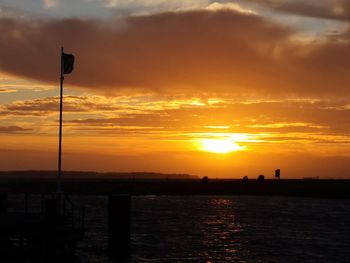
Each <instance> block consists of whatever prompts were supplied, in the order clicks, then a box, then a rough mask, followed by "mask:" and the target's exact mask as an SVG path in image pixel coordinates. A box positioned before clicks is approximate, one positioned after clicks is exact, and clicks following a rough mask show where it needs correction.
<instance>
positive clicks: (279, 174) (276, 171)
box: [275, 169, 281, 179]
mask: <svg viewBox="0 0 350 263" xmlns="http://www.w3.org/2000/svg"><path fill="white" fill-rule="evenodd" d="M275 178H276V179H281V169H276V170H275Z"/></svg>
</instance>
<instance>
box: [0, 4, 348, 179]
mask: <svg viewBox="0 0 350 263" xmlns="http://www.w3.org/2000/svg"><path fill="white" fill-rule="evenodd" d="M349 21H350V1H347V0H317V1H316V0H310V1H302V0H245V1H243V0H237V1H219V0H217V1H211V0H187V1H185V0H184V1H179V0H167V1H161V0H26V1H22V0H0V32H1V35H0V170H55V169H57V154H58V118H59V115H58V112H59V74H60V72H59V70H60V48H61V46H63V47H64V49H65V52H66V53H72V54H73V55H74V56H75V68H74V71H73V72H72V73H71V74H69V75H66V76H65V81H64V106H63V108H64V113H63V118H64V120H63V170H80V171H100V172H106V171H108V172H110V171H115V172H135V171H149V172H162V173H188V174H194V175H198V176H209V177H210V178H221V177H224V178H242V177H243V176H248V177H249V178H256V177H257V176H258V175H259V174H264V175H265V176H266V177H267V178H272V176H273V174H274V170H275V169H278V168H280V169H281V177H282V178H303V177H319V178H350V147H349V146H350V90H349V87H350V24H349Z"/></svg>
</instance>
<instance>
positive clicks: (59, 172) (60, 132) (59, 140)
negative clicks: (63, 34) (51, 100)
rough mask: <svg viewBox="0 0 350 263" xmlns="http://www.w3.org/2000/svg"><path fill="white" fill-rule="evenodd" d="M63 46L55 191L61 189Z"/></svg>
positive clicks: (59, 191)
mask: <svg viewBox="0 0 350 263" xmlns="http://www.w3.org/2000/svg"><path fill="white" fill-rule="evenodd" d="M62 60H63V47H61V75H60V126H59V132H58V136H59V138H58V173H57V193H61V191H62V182H61V180H62V106H63V80H64V77H63V61H62Z"/></svg>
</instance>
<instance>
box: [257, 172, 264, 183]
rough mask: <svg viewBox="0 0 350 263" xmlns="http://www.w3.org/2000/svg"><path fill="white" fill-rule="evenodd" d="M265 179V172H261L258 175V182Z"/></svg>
mask: <svg viewBox="0 0 350 263" xmlns="http://www.w3.org/2000/svg"><path fill="white" fill-rule="evenodd" d="M264 181H265V176H264V175H263V174H260V175H259V176H258V182H259V183H263V182H264Z"/></svg>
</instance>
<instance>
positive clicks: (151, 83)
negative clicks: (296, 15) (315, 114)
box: [0, 10, 350, 95]
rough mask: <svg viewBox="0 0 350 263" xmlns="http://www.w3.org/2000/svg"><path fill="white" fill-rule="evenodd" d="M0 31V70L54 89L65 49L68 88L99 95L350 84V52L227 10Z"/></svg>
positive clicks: (310, 89) (7, 23) (308, 89)
mask: <svg viewBox="0 0 350 263" xmlns="http://www.w3.org/2000/svg"><path fill="white" fill-rule="evenodd" d="M0 30H1V32H2V34H1V36H0V57H1V60H0V70H3V71H6V72H10V73H13V74H17V75H19V76H24V77H29V78H34V79H38V80H42V81H46V82H55V83H56V82H57V81H58V70H59V49H60V46H61V45H65V47H66V48H67V52H72V53H74V54H75V55H76V67H75V68H76V70H75V72H74V73H73V74H72V75H68V76H67V77H66V81H67V82H69V83H71V84H74V85H78V86H82V87H88V88H90V89H94V90H103V91H104V92H113V91H116V90H118V89H120V88H146V89H151V90H158V91H164V90H166V91H168V92H172V91H178V89H179V88H181V89H182V91H185V90H187V91H190V90H191V91H193V90H196V91H198V90H199V91H217V92H220V91H225V92H227V91H229V92H236V93H246V92H254V93H259V94H261V93H263V94H264V93H265V94H266V93H267V94H271V93H273V94H276V93H277V94H280V93H282V94H285V93H288V94H290V93H301V94H309V95H321V94H333V95H334V94H336V93H339V94H343V95H344V94H348V89H347V86H348V84H350V74H347V73H349V68H350V59H349V57H350V54H349V50H350V48H349V45H350V44H349V42H347V41H335V40H329V41H326V42H323V43H322V44H321V43H314V42H313V43H308V44H296V43H294V42H292V41H291V40H290V38H291V36H293V34H294V33H295V32H294V31H293V30H291V29H289V28H286V27H283V26H280V25H277V24H275V23H272V22H269V21H267V20H264V19H263V18H260V17H258V16H254V15H246V14H240V13H235V12H233V11H227V10H226V11H216V12H212V11H211V12H209V11H196V12H179V13H163V14H157V15H149V16H140V17H129V18H125V19H123V20H117V21H114V22H100V21H96V20H94V21H92V20H78V19H71V20H61V21H26V22H24V21H16V20H11V19H1V20H0ZM346 38H347V36H346Z"/></svg>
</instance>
